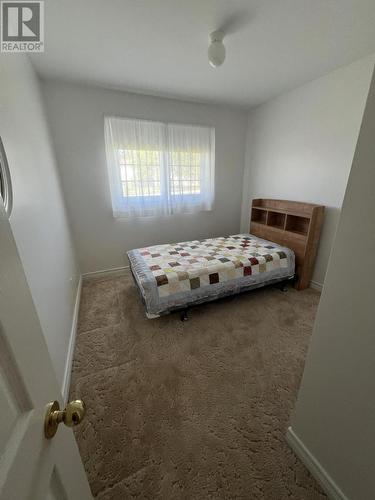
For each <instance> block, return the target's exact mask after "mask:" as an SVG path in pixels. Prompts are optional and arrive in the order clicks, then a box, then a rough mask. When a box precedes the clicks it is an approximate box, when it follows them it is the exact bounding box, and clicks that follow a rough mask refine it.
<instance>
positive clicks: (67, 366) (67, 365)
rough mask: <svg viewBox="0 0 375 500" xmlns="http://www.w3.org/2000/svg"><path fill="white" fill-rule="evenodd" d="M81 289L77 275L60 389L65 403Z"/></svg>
mask: <svg viewBox="0 0 375 500" xmlns="http://www.w3.org/2000/svg"><path fill="white" fill-rule="evenodd" d="M81 290H82V276H80V277H79V282H78V287H77V294H76V301H75V304H74V311H73V321H72V329H71V332H70V340H69V347H68V353H67V356H66V363H65V372H64V379H63V384H62V389H61V392H62V395H63V400H64V402H65V403H66V402H67V401H68V397H69V389H70V378H71V374H72V363H73V355H74V347H75V343H76V335H77V324H78V313H79V303H80V300H81Z"/></svg>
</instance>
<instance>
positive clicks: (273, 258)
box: [127, 234, 295, 319]
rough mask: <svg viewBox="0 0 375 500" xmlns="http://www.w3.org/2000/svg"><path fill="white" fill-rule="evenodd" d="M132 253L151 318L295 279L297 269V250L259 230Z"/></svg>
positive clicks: (132, 267) (146, 248) (131, 256)
mask: <svg viewBox="0 0 375 500" xmlns="http://www.w3.org/2000/svg"><path fill="white" fill-rule="evenodd" d="M127 255H128V259H129V263H130V269H131V271H132V274H133V277H134V280H135V282H136V284H137V286H138V288H139V291H140V294H141V297H142V300H143V302H144V304H145V309H146V315H147V317H148V318H150V319H152V318H157V317H159V316H161V315H163V314H167V313H169V312H171V311H173V310H176V309H186V308H187V307H189V306H192V305H196V304H200V303H202V302H207V301H211V300H215V299H218V298H220V297H224V296H228V295H233V294H236V293H240V292H243V291H246V290H250V289H252V288H258V287H261V286H264V285H269V284H272V283H276V282H280V281H284V280H289V279H292V278H293V277H294V272H295V255H294V252H293V250H291V249H290V248H287V247H285V246H281V245H279V244H277V243H274V242H271V241H268V240H265V239H262V238H259V237H257V236H255V235H253V234H236V235H232V236H228V237H219V238H210V239H205V240H200V241H187V242H182V243H175V244H164V245H155V246H150V247H145V248H138V249H135V250H131V251H129V252H127ZM183 319H186V318H185V317H184V318H183Z"/></svg>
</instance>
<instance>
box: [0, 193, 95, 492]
mask: <svg viewBox="0 0 375 500" xmlns="http://www.w3.org/2000/svg"><path fill="white" fill-rule="evenodd" d="M53 400H59V402H60V405H61V404H62V398H61V393H60V388H59V385H58V383H57V380H56V377H55V374H54V371H53V368H52V363H51V359H50V356H49V353H48V350H47V346H46V344H45V341H44V337H43V334H42V330H41V327H40V323H39V319H38V317H37V314H36V311H35V307H34V304H33V300H32V297H31V294H30V290H29V287H28V284H27V282H26V278H25V275H24V272H23V267H22V264H21V261H20V258H19V255H18V252H17V248H16V244H15V241H14V239H13V235H12V231H11V228H10V224H9V221H8V218H7V215H6V213H5V210H4V207H3V204H2V203H1V198H0V499H1V500H23V499H28V500H30V499H31V500H44V499H48V500H52V499H53V500H85V499H88V498H92V496H91V493H90V488H89V485H88V481H87V478H86V474H85V471H84V468H83V465H82V462H81V458H80V456H79V452H78V447H77V444H76V442H75V439H74V435H73V432H72V430H71V429H70V428H67V427H65V426H64V424H60V425H59V428H58V430H57V433H56V435H55V436H54V437H53V438H52V439H49V440H48V439H46V438H45V435H44V417H45V411H46V405H47V404H48V403H49V402H50V401H53Z"/></svg>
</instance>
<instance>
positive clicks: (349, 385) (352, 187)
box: [292, 78, 375, 500]
mask: <svg viewBox="0 0 375 500" xmlns="http://www.w3.org/2000/svg"><path fill="white" fill-rule="evenodd" d="M374 138H375V78H374V79H373V82H372V88H371V90H370V95H369V98H368V101H367V106H366V110H365V115H364V119H363V123H362V127H361V132H360V136H359V140H358V146H357V149H356V152H355V157H354V162H353V166H352V169H351V173H350V177H349V182H348V187H347V191H346V194H345V199H344V203H343V208H342V214H341V218H340V222H339V226H338V230H337V234H336V238H335V242H334V246H333V250H332V255H331V257H330V261H329V265H328V271H327V277H326V281H325V286H324V290H323V294H322V298H321V301H320V305H319V310H318V314H317V317H316V322H315V327H314V332H313V335H312V341H311V345H310V349H309V352H308V356H307V361H306V367H305V372H304V375H303V379H302V384H301V388H300V391H299V395H298V401H297V406H296V410H295V413H294V417H293V419H292V428H293V431H294V433H295V434H296V435H297V436H298V438H299V439H300V440H301V441H302V442H303V444H304V445H305V446H306V447H307V449H308V450H309V452H310V453H312V455H313V456H314V457H315V459H316V460H317V461H318V462H319V463H320V465H321V466H322V467H323V468H324V469H325V471H326V472H327V474H328V475H329V476H330V477H331V478H332V480H333V481H334V482H335V483H336V484H337V486H338V487H339V488H340V489H341V491H342V492H343V493H344V494H345V495H346V497H347V498H348V499H350V500H369V499H371V498H374V497H375V430H374V429H375V427H374V426H375V315H374V283H375V267H374V266H373V265H372V260H373V256H374V255H375V195H374V193H375V167H374V165H375V140H374Z"/></svg>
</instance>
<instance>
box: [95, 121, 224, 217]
mask: <svg viewBox="0 0 375 500" xmlns="http://www.w3.org/2000/svg"><path fill="white" fill-rule="evenodd" d="M104 128H105V143H106V154H107V165H108V174H109V180H110V188H111V196H112V207H113V215H114V216H115V217H129V216H135V217H144V216H154V215H167V214H174V213H183V212H197V211H201V210H211V208H212V205H213V200H214V175H215V130H214V128H211V127H201V126H193V125H178V124H170V123H161V122H152V121H146V120H133V119H126V118H116V117H106V118H105V123H104Z"/></svg>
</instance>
